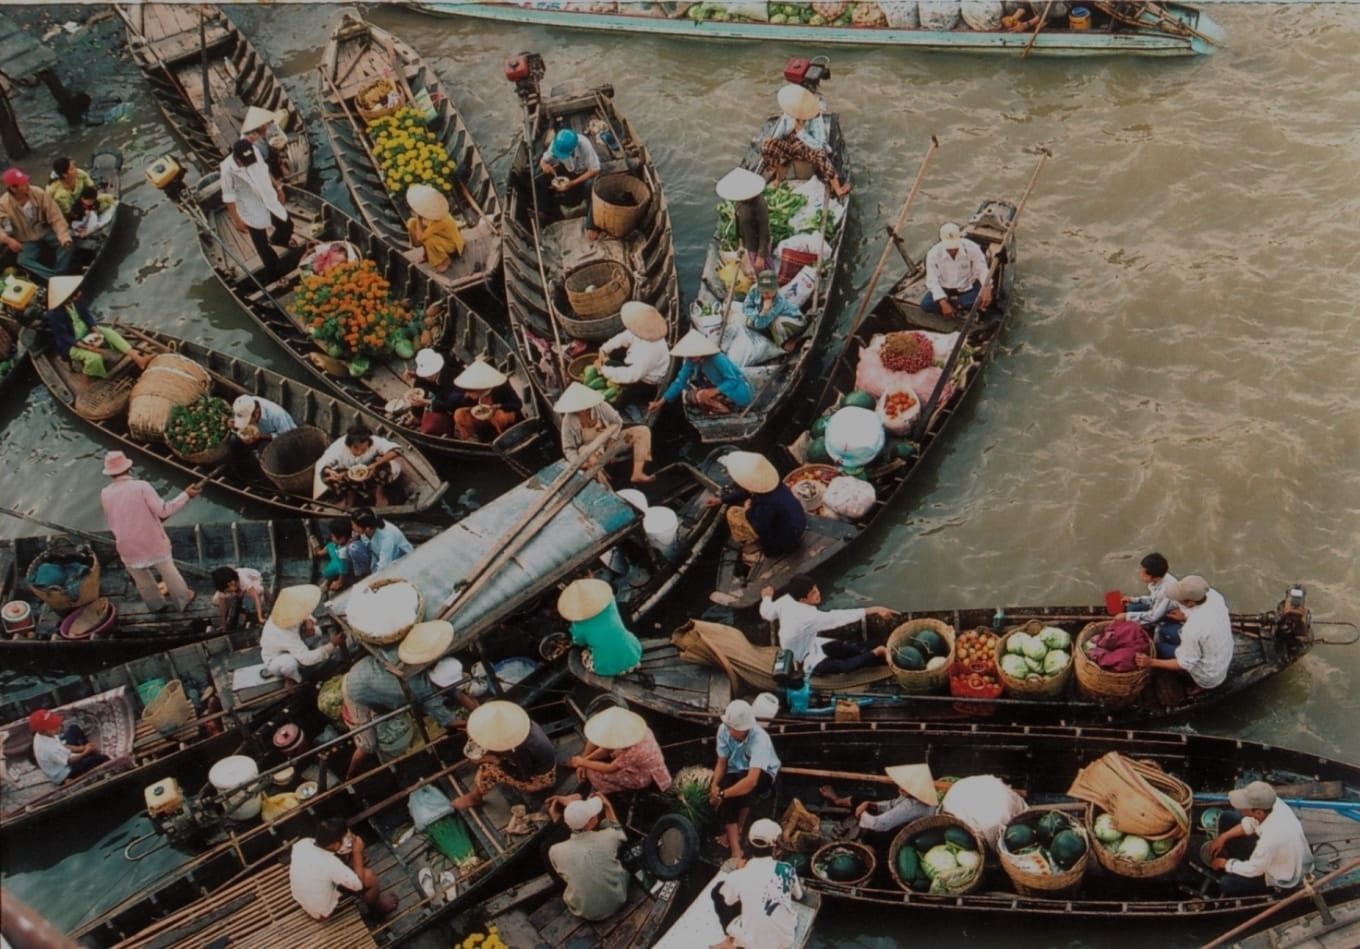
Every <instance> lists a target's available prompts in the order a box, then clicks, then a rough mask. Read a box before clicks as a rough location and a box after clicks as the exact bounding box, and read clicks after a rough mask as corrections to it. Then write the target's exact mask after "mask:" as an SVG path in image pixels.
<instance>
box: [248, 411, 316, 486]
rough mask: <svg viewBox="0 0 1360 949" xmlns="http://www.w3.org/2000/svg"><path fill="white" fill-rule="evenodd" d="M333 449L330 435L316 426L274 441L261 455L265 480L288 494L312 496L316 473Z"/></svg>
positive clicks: (270, 442)
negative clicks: (319, 465) (323, 458)
mask: <svg viewBox="0 0 1360 949" xmlns="http://www.w3.org/2000/svg"><path fill="white" fill-rule="evenodd" d="M329 445H330V439H328V438H327V437H326V433H325V432H323V431H322V430H321V429H319V428H317V427H316V426H314V425H299V426H298V427H297V428H294V429H290V430H289V431H286V432H284V433H283V434H282V435H277V436H275V437H274V438H272V439H270V441H269V444H268V445H265V446H264V451H262V452H261V453H260V468H261V469H262V470H263V471H264V473H265V477H267V478H268V479H269V480H270V481H272V482H273V483H274V487H276V488H278V489H279V490H280V491H282V492H283V493H284V494H296V495H300V496H302V497H308V498H309V497H311V496H312V473H313V469H314V468H315V467H316V462H317V459H318V458H320V457H321V456H322V455H323V454H324V453H325V451H326V448H327V447H328V446H329Z"/></svg>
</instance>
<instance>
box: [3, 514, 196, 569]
mask: <svg viewBox="0 0 1360 949" xmlns="http://www.w3.org/2000/svg"><path fill="white" fill-rule="evenodd" d="M0 514H8V515H9V516H10V517H17V518H19V519H20V520H25V521H32V522H33V523H34V524H41V525H42V526H43V527H46V528H47V529H48V530H54V531H56V532H57V533H59V534H70V535H71V536H72V537H79V538H80V539H81V540H86V541H89V542H90V543H92V544H103V545H104V546H105V547H113V546H114V540H113V538H112V537H104V536H102V535H100V534H92V533H90V532H89V531H83V530H80V529H79V528H76V527H66V526H65V525H63V524H57V523H54V522H52V521H45V520H43V519H42V518H41V517H38V516H36V515H34V514H25V513H24V512H23V511H17V510H15V509H14V508H12V507H5V506H3V505H0ZM175 566H176V567H178V568H179V569H180V571H181V572H188V573H192V574H195V575H196V576H199V577H211V576H212V571H211V570H209V569H208V568H206V567H198V566H195V565H194V564H182V563H179V562H178V561H176V562H175Z"/></svg>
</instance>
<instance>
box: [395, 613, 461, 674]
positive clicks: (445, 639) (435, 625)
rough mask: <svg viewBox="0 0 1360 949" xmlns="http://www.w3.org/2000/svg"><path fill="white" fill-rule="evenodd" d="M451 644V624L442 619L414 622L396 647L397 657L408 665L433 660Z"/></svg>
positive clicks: (419, 664)
mask: <svg viewBox="0 0 1360 949" xmlns="http://www.w3.org/2000/svg"><path fill="white" fill-rule="evenodd" d="M452 645H453V624H452V623H449V622H446V621H444V620H440V619H435V620H428V621H427V622H424V623H416V624H415V625H414V626H412V627H411V629H410V631H409V632H407V634H406V636H405V638H404V639H402V641H401V645H400V646H398V647H397V658H398V659H400V660H401V661H402V663H403V664H405V665H408V666H423V665H426V664H428V663H431V662H434V661H435V660H436V659H438V658H439V657H440V656H442V655H444V653H445V651H447V650H448V648H449V647H450V646H452Z"/></svg>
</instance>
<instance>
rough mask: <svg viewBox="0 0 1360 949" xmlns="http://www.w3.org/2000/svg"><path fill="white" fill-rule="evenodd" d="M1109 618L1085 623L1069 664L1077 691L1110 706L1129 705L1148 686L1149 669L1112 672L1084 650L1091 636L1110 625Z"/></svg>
mask: <svg viewBox="0 0 1360 949" xmlns="http://www.w3.org/2000/svg"><path fill="white" fill-rule="evenodd" d="M1111 622H1112V620H1100V621H1097V622H1094V623H1087V624H1086V628H1085V629H1083V630H1082V631H1081V632H1080V633H1078V634H1077V645H1076V648H1075V649H1073V650H1072V664H1073V665H1074V666H1075V667H1076V671H1075V674H1076V677H1077V692H1078V693H1079V694H1080V695H1081V697H1082V698H1086V699H1093V700H1095V701H1097V702H1100V703H1102V704H1104V705H1106V706H1108V707H1109V708H1123V707H1125V706H1127V705H1132V704H1133V703H1134V702H1135V701H1136V700H1137V698H1138V696H1139V695H1141V694H1142V692H1143V689H1144V688H1146V687H1147V683H1148V677H1149V675H1150V673H1151V670H1150V669H1133V670H1131V671H1129V672H1111V671H1110V670H1108V669H1102V668H1101V667H1100V664H1099V663H1098V662H1096V661H1095V660H1094V659H1092V658H1091V657H1090V656H1088V655H1087V654H1086V650H1087V649H1088V648H1090V645H1091V640H1093V639H1094V638H1095V637H1096V636H1097V635H1098V634H1100V633H1103V632H1104V631H1105V630H1106V629H1107V628H1109V625H1110V623H1111ZM1147 640H1148V642H1147V654H1148V655H1149V656H1152V655H1155V651H1154V647H1153V645H1152V637H1151V636H1149V637H1147Z"/></svg>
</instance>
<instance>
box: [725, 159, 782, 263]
mask: <svg viewBox="0 0 1360 949" xmlns="http://www.w3.org/2000/svg"><path fill="white" fill-rule="evenodd" d="M717 192H718V197H720V198H722V199H723V200H724V201H731V202H732V215H733V219H734V221H735V223H736V227H737V247H738V248H739V249H741V250H743V251H745V254H746V260H744V261H742V267H743V269H746V270H748V271H749V272H750V273H756V272H758V271H761V270H764V269H765V267H766V266H767V265H768V264H769V262H770V246H771V244H770V206H769V205H768V204H766V203H765V179H764V178H762V177H761V176H760V175H758V174H756V173H755V172H754V171H751V170H749V169H747V168H740V167H738V168H733V169H732V170H731V171H729V172H728V173H727V174H725V175H723V176H722V177H721V178H719V179H718V186H717ZM733 279H736V277H735V275H734V276H733Z"/></svg>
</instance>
